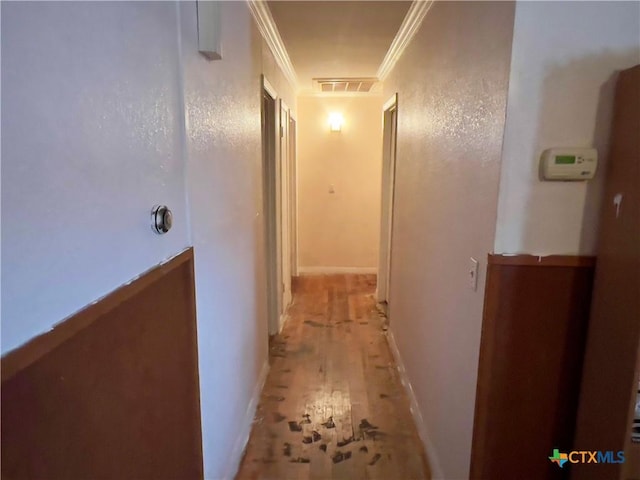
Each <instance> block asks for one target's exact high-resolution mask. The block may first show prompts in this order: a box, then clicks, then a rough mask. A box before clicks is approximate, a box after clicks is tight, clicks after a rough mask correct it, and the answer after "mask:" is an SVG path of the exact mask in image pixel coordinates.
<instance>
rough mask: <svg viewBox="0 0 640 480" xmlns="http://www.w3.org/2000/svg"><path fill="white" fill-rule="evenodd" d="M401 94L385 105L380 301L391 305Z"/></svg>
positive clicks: (378, 292) (378, 293) (378, 289)
mask: <svg viewBox="0 0 640 480" xmlns="http://www.w3.org/2000/svg"><path fill="white" fill-rule="evenodd" d="M397 113H398V94H397V93H396V94H394V95H393V96H392V97H391V98H390V99H389V100H387V102H385V104H384V107H383V110H382V115H383V125H384V127H383V141H382V149H383V150H382V191H381V212H380V258H379V262H378V281H377V288H376V299H377V301H378V302H387V303H389V290H390V288H389V281H390V277H391V244H392V238H393V202H394V190H395V170H396V135H397Z"/></svg>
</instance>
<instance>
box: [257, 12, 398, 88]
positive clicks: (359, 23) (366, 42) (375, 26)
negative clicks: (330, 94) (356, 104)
mask: <svg viewBox="0 0 640 480" xmlns="http://www.w3.org/2000/svg"><path fill="white" fill-rule="evenodd" d="M268 5H269V9H270V10H271V13H272V16H273V19H274V20H275V23H276V25H277V26H278V30H279V31H280V36H281V37H282V40H283V42H284V44H285V46H286V48H287V52H288V53H289V57H290V58H291V62H292V63H293V66H294V68H295V71H296V73H297V75H298V81H299V88H300V90H301V92H304V91H309V90H311V89H312V78H318V77H320V78H327V77H332V78H333V77H375V76H376V72H377V71H378V68H379V67H380V64H381V63H382V60H383V59H384V56H385V54H386V53H387V50H388V49H389V46H390V45H391V42H392V41H393V39H394V37H395V36H396V33H397V32H398V29H399V28H400V25H401V24H402V21H403V19H404V17H405V15H406V13H407V10H408V9H409V7H410V5H411V2H410V1H273V0H271V1H269V2H268Z"/></svg>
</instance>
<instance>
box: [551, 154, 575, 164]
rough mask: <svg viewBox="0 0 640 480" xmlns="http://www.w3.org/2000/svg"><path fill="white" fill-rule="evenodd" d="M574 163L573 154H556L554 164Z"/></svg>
mask: <svg viewBox="0 0 640 480" xmlns="http://www.w3.org/2000/svg"><path fill="white" fill-rule="evenodd" d="M574 163H576V157H575V155H558V156H556V165H573V164H574Z"/></svg>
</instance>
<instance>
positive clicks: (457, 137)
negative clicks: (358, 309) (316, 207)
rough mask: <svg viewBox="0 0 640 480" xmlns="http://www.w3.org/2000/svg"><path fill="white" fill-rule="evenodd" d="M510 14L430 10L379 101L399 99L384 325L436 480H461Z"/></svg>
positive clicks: (487, 8) (484, 9) (477, 6)
mask: <svg viewBox="0 0 640 480" xmlns="http://www.w3.org/2000/svg"><path fill="white" fill-rule="evenodd" d="M513 13H514V5H513V4H512V3H507V2H495V3H483V2H441V3H436V4H435V5H434V6H433V7H432V8H431V10H429V13H428V14H427V16H426V18H425V20H424V23H423V25H422V27H421V29H420V31H419V32H418V34H417V36H416V37H415V38H414V40H413V42H412V43H411V44H410V45H409V47H408V49H407V50H406V52H405V53H404V56H403V57H402V58H401V59H400V60H399V62H398V64H397V66H396V67H395V69H394V71H393V72H392V74H391V76H390V77H389V78H388V79H387V81H386V82H385V98H388V97H390V96H391V95H392V94H393V93H395V92H396V91H397V92H398V145H397V166H396V169H397V171H396V197H395V202H396V203H395V217H394V228H393V257H392V270H391V291H390V308H391V312H390V322H391V330H392V331H393V333H394V336H395V338H396V341H397V344H398V348H399V351H400V354H401V356H402V357H403V359H404V363H405V365H406V369H407V374H408V376H409V380H410V381H411V384H412V386H413V390H414V392H415V394H416V397H417V401H418V404H419V407H420V410H421V412H422V416H423V420H424V424H423V425H420V426H419V428H422V430H423V433H425V434H426V436H427V437H428V444H429V447H430V448H429V450H430V451H429V457H430V461H431V463H432V469H433V471H434V478H442V477H444V478H451V479H453V478H468V475H469V459H470V451H471V437H472V431H473V415H474V399H475V391H476V377H477V366H478V352H479V346H480V328H481V323H482V305H483V293H482V292H483V291H484V271H485V266H486V255H487V253H488V252H490V251H491V249H492V247H493V241H494V231H495V222H496V207H497V198H498V181H499V172H500V152H501V147H502V136H503V128H504V117H505V108H506V99H507V82H508V75H509V62H510V54H511V48H510V46H511V35H512V27H513ZM469 257H475V258H476V259H478V260H479V261H480V265H481V268H480V278H479V282H478V290H477V291H473V290H471V288H470V287H469V284H468V262H469Z"/></svg>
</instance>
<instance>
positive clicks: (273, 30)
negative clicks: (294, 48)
mask: <svg viewBox="0 0 640 480" xmlns="http://www.w3.org/2000/svg"><path fill="white" fill-rule="evenodd" d="M247 4H248V5H249V10H251V14H252V15H253V18H254V19H255V21H256V24H257V25H258V30H260V34H261V35H262V37H263V38H264V40H265V41H266V42H267V45H268V46H269V49H270V50H271V53H273V56H274V57H275V59H276V63H277V64H278V66H279V67H280V69H281V70H282V73H283V74H284V76H285V77H286V79H287V80H288V81H289V83H290V84H291V86H292V87H293V90H294V91H295V92H297V91H298V89H299V86H298V76H297V75H296V71H295V69H294V68H293V64H292V63H291V58H289V53H288V52H287V49H286V47H285V46H284V42H283V41H282V37H281V36H280V32H279V31H278V27H277V26H276V22H275V21H274V20H273V16H272V15H271V10H269V6H268V5H267V2H266V0H247Z"/></svg>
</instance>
